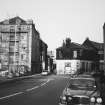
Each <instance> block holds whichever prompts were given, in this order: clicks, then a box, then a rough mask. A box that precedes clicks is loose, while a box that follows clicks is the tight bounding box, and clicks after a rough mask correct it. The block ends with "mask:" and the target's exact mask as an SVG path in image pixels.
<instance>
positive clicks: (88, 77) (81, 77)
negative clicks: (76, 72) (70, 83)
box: [71, 76, 95, 80]
mask: <svg viewBox="0 0 105 105" xmlns="http://www.w3.org/2000/svg"><path fill="white" fill-rule="evenodd" d="M71 79H72V80H73V79H85V80H95V78H93V77H92V76H87V77H86V76H77V77H74V78H71Z"/></svg>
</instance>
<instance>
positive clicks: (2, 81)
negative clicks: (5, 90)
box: [0, 74, 40, 85]
mask: <svg viewBox="0 0 105 105" xmlns="http://www.w3.org/2000/svg"><path fill="white" fill-rule="evenodd" d="M37 75H40V74H34V75H28V76H21V77H12V78H6V77H1V76H0V85H1V84H5V83H10V82H15V81H17V80H22V79H27V78H32V77H33V76H37Z"/></svg>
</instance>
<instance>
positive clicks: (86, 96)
mask: <svg viewBox="0 0 105 105" xmlns="http://www.w3.org/2000/svg"><path fill="white" fill-rule="evenodd" d="M59 105H102V98H101V96H100V91H99V90H98V88H97V84H96V81H95V79H94V78H92V77H82V76H81V77H75V78H71V79H70V82H69V84H68V85H67V87H66V88H65V89H64V90H63V92H62V95H61V96H60V99H59Z"/></svg>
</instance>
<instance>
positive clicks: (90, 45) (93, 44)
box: [83, 38, 104, 50]
mask: <svg viewBox="0 0 105 105" xmlns="http://www.w3.org/2000/svg"><path fill="white" fill-rule="evenodd" d="M83 45H84V46H85V47H87V48H91V49H97V50H103V49H104V44H103V43H99V42H95V41H91V40H89V38H87V39H86V40H85V41H84V43H83Z"/></svg>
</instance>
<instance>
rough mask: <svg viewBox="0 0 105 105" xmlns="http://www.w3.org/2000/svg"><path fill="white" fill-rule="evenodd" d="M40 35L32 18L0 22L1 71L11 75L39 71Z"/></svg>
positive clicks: (15, 18) (17, 18)
mask: <svg viewBox="0 0 105 105" xmlns="http://www.w3.org/2000/svg"><path fill="white" fill-rule="evenodd" d="M40 56H41V55H40V35H39V32H38V31H37V30H36V28H35V25H34V23H33V21H32V20H28V21H25V20H23V19H21V18H20V17H18V16H17V17H14V18H11V19H7V20H4V21H2V22H0V64H1V68H0V70H1V71H6V72H8V74H9V75H11V76H15V75H16V76H19V75H22V74H27V73H29V74H30V73H31V74H34V73H36V72H40V71H39V70H40V63H41V62H40V58H41V57H40Z"/></svg>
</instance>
